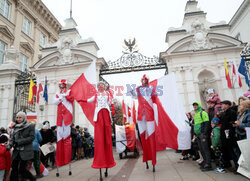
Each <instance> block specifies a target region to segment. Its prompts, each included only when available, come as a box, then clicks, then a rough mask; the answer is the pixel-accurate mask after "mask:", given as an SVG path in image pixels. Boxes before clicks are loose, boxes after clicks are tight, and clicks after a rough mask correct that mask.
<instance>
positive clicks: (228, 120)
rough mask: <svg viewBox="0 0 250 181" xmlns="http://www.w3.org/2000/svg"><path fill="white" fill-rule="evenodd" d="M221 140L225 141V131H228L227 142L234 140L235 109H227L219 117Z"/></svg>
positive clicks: (234, 107)
mask: <svg viewBox="0 0 250 181" xmlns="http://www.w3.org/2000/svg"><path fill="white" fill-rule="evenodd" d="M219 118H220V123H221V139H222V140H223V139H226V135H225V130H229V138H228V139H229V140H236V137H235V127H233V124H234V122H235V121H236V120H237V107H236V106H233V107H230V108H228V109H227V110H226V111H224V112H223V113H222V114H221V115H220V117H219Z"/></svg>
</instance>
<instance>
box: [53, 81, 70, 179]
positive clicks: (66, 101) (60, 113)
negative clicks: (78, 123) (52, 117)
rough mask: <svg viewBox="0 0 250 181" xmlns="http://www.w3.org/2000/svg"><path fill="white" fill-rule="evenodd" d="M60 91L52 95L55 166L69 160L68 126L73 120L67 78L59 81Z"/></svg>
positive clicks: (66, 162) (64, 163)
mask: <svg viewBox="0 0 250 181" xmlns="http://www.w3.org/2000/svg"><path fill="white" fill-rule="evenodd" d="M59 88H60V92H59V93H56V95H55V96H54V104H56V105H57V123H56V125H57V147H56V163H55V164H56V166H57V174H56V176H59V172H58V166H63V165H66V164H68V163H70V161H71V149H72V147H71V135H70V126H71V124H72V120H73V101H74V99H73V97H72V96H71V94H70V90H67V80H66V79H61V81H60V82H59ZM70 167H71V165H69V175H71V174H72V173H71V168H70Z"/></svg>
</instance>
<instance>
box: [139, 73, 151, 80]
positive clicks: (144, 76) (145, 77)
mask: <svg viewBox="0 0 250 181" xmlns="http://www.w3.org/2000/svg"><path fill="white" fill-rule="evenodd" d="M142 79H148V80H149V77H148V76H147V75H146V74H144V75H143V76H142V78H141V80H142Z"/></svg>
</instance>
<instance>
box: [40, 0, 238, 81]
mask: <svg viewBox="0 0 250 181" xmlns="http://www.w3.org/2000/svg"><path fill="white" fill-rule="evenodd" d="M42 1H43V2H44V4H45V5H46V6H47V7H48V8H49V10H50V11H51V12H52V13H53V14H54V16H55V17H56V18H57V19H58V20H59V22H60V23H61V24H62V25H64V20H65V19H66V18H69V16H70V0H42ZM72 2H73V5H72V10H73V18H74V19H75V21H76V23H77V25H78V27H77V28H78V31H79V33H80V35H81V36H82V38H83V39H86V38H89V37H92V38H93V39H94V40H95V41H96V43H97V45H98V46H99V48H100V51H99V52H98V57H104V59H105V60H106V61H109V60H111V61H115V60H117V59H118V58H120V56H121V55H122V51H123V50H124V49H123V41H124V39H128V38H136V40H137V45H138V49H139V51H140V53H142V54H143V55H145V56H148V57H152V56H153V55H156V56H159V53H160V52H163V51H166V50H167V48H168V45H167V43H165V37H166V33H167V31H168V29H169V28H170V27H175V28H178V27H181V25H182V20H183V16H184V9H185V5H186V2H187V0H175V1H174V0H72ZM242 2H243V0H198V7H199V8H200V9H201V10H203V11H204V12H206V13H207V20H208V21H210V22H213V23H218V22H220V21H226V22H227V23H228V22H229V21H230V19H231V18H232V17H233V15H234V13H235V12H236V10H237V9H238V8H239V6H240V5H241V3H242ZM164 72H165V70H161V71H159V70H158V71H150V72H147V74H149V77H150V79H151V80H153V79H156V78H159V77H161V76H163V75H164ZM142 75H143V72H137V73H129V74H116V75H112V76H105V77H104V78H105V79H106V80H107V81H108V82H109V83H110V84H112V85H115V84H117V82H123V85H125V84H127V83H136V84H139V82H140V79H141V77H142ZM120 80H122V81H120ZM125 80H126V81H125ZM120 84H121V83H120Z"/></svg>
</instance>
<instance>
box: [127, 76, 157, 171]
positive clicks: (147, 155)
mask: <svg viewBox="0 0 250 181" xmlns="http://www.w3.org/2000/svg"><path fill="white" fill-rule="evenodd" d="M141 82H142V86H140V87H138V88H136V90H133V91H131V93H132V96H133V98H137V99H138V116H137V124H138V128H139V132H140V138H141V139H140V141H141V143H142V150H143V162H146V168H147V169H149V166H148V161H149V160H152V165H153V172H155V165H156V138H155V119H154V108H153V99H154V96H155V92H154V88H153V87H152V86H149V78H148V77H147V76H146V75H145V74H144V75H143V77H142V79H141Z"/></svg>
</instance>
